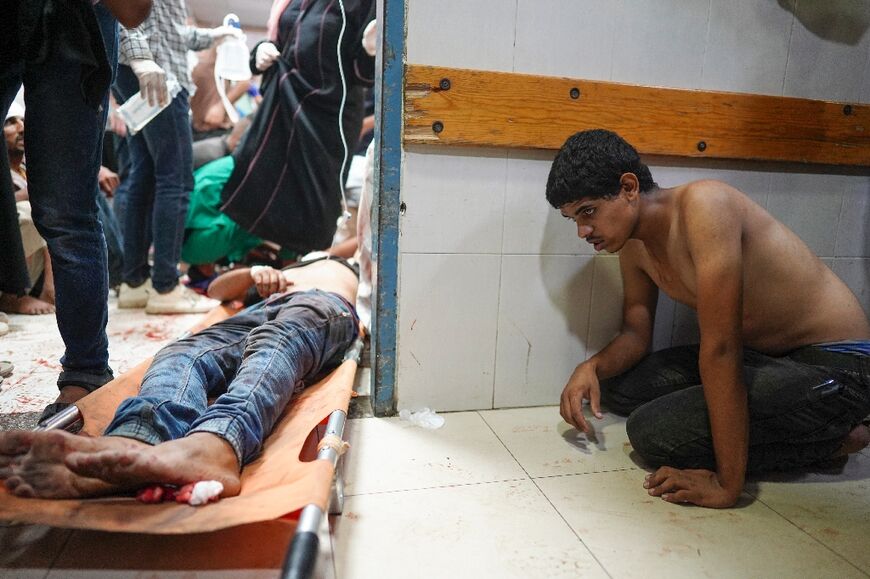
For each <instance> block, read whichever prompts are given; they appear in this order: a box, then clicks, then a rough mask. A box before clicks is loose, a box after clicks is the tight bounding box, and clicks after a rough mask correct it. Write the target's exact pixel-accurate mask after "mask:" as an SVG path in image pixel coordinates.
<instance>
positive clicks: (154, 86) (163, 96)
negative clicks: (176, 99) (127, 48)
mask: <svg viewBox="0 0 870 579" xmlns="http://www.w3.org/2000/svg"><path fill="white" fill-rule="evenodd" d="M130 68H132V69H133V74H135V75H136V78H138V79H139V92H141V93H142V98H144V99H145V100H147V101H148V104H149V105H151V106H154V105H155V104H158V103H159V104H160V105H165V104H167V103H168V102H169V90H168V89H167V88H166V71H164V70H163V69H162V68H160V67H159V66H158V65H157V63H156V62H154V61H153V60H146V59H136V60H131V61H130Z"/></svg>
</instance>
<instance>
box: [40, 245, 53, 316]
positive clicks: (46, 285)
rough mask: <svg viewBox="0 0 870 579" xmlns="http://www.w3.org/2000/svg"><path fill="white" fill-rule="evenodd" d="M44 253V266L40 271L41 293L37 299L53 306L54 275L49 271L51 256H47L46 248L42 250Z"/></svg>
mask: <svg viewBox="0 0 870 579" xmlns="http://www.w3.org/2000/svg"><path fill="white" fill-rule="evenodd" d="M43 251H44V252H45V265H44V266H43V270H42V292H40V294H39V299H40V300H42V301H44V302H46V303H49V304H51V305H54V273H52V270H51V256H50V255H49V254H48V248H47V247H46V248H45V249H43Z"/></svg>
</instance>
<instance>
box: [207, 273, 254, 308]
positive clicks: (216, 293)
mask: <svg viewBox="0 0 870 579" xmlns="http://www.w3.org/2000/svg"><path fill="white" fill-rule="evenodd" d="M252 285H254V280H253V278H251V268H250V267H242V268H239V269H234V270H232V271H228V272H227V273H225V274H223V275H220V276H218V277H217V278H216V279H215V280H214V281H212V282H211V283H210V284H208V297H210V298H214V299H216V300H220V301H222V302H230V301H233V300H240V299H242V298H244V297H245V292H246V291H248V288H250V287H251V286H252Z"/></svg>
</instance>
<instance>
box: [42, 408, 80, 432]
mask: <svg viewBox="0 0 870 579" xmlns="http://www.w3.org/2000/svg"><path fill="white" fill-rule="evenodd" d="M81 419H82V413H81V411H79V407H78V406H76V405H75V404H73V405H72V406H70V407H69V408H64V409H63V410H61V411H60V412H58V413H57V414H55V415H54V416H52V417H51V418H49V419H47V420H46V421H45V422H41V423H40V424H38V425H37V426H36V428H34V429H33V430H35V431H37V432H40V431H43V430H56V429H58V428H62V429H64V430H66V429H68V428H69V427H70V426H72V425H73V424H75V423H76V422H78V421H80V420H81Z"/></svg>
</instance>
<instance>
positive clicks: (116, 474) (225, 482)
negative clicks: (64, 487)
mask: <svg viewBox="0 0 870 579" xmlns="http://www.w3.org/2000/svg"><path fill="white" fill-rule="evenodd" d="M107 438H113V437H103V438H100V439H96V440H105V439H107ZM65 462H66V466H68V467H69V469H70V470H71V471H72V472H74V473H76V474H77V475H79V476H81V477H87V478H92V479H99V480H101V481H104V482H105V483H109V484H112V485H116V486H117V487H119V488H127V489H130V488H140V489H141V488H143V487H146V488H145V489H144V491H143V492H140V496H139V499H140V500H142V501H143V502H160V501H163V500H167V498H168V496H167V493H169V494H171V495H172V497H171V499H170V500H176V501H179V502H191V501H190V500H188V499H190V498H191V497H192V496H193V495H194V494H197V493H196V492H195V491H196V489H195V488H194V485H195V483H200V482H201V481H216V482H218V483H220V485H221V486H222V489H221V490H219V491H218V496H221V497H228V496H235V495H237V494H239V489H240V482H239V463H238V460H237V459H236V455H235V452H234V451H233V449H232V447H230V445H229V444H227V443H226V442H225V441H224V440H223V439H222V438H220V437H218V436H215V435H213V434H208V433H194V434H191V435H189V436H186V437H184V438H179V439H177V440H170V441H168V442H164V443H161V444H158V445H157V446H148V445H144V444H143V445H142V446H141V447H138V446H137V447H126V448H117V447H111V448H106V449H105V450H96V451H94V450H83V451H82V452H76V453H71V454H68V455H67V457H66V461H65ZM167 485H171V487H178V488H177V490H176V489H175V488H167ZM211 488H212V492H213V489H214V488H217V487H216V486H214V485H212V486H211ZM157 489H160V490H157ZM207 491H208V488H207V487H206V486H203V485H199V494H197V496H199V497H200V498H202V497H205V498H204V499H202V500H204V502H207V501H208V500H211V498H209V496H208V495H209V494H210V493H208V492H207ZM188 493H190V496H188ZM191 504H193V503H191Z"/></svg>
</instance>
